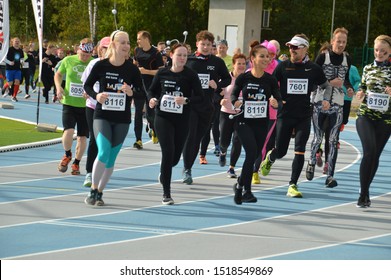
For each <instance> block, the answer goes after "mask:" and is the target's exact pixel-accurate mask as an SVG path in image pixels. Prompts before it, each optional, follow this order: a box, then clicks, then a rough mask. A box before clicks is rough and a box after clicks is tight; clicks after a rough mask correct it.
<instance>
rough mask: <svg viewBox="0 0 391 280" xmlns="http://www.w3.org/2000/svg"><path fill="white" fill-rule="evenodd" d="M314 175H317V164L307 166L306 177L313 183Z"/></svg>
mask: <svg viewBox="0 0 391 280" xmlns="http://www.w3.org/2000/svg"><path fill="white" fill-rule="evenodd" d="M314 173H315V164H310V163H308V164H307V169H306V170H305V177H306V178H307V180H308V181H311V180H312V179H314Z"/></svg>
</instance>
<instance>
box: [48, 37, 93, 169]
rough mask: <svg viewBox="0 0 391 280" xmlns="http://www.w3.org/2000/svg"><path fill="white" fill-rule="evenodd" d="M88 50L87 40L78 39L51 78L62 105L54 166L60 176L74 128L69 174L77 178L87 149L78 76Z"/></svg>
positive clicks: (67, 159)
mask: <svg viewBox="0 0 391 280" xmlns="http://www.w3.org/2000/svg"><path fill="white" fill-rule="evenodd" d="M48 48H49V47H48ZM92 49H93V44H92V41H91V40H90V39H89V38H85V39H83V40H81V41H80V46H79V50H78V52H77V54H75V55H71V56H67V57H65V58H64V59H63V60H62V62H61V65H60V68H59V69H58V71H57V72H56V74H55V75H54V82H55V84H56V91H57V98H58V100H60V102H61V103H62V104H63V109H62V123H63V127H64V132H63V134H62V145H63V147H64V150H65V154H64V156H63V158H62V160H61V162H60V163H59V164H58V171H60V172H63V173H64V172H66V171H67V170H68V164H69V163H70V162H71V160H72V152H71V149H72V143H73V134H74V132H75V128H76V125H77V144H76V156H75V159H74V161H73V163H72V166H71V169H72V172H71V174H72V175H80V167H79V163H80V160H81V158H82V157H83V154H84V151H85V149H86V146H87V137H88V124H87V120H86V113H85V108H86V100H85V99H84V97H83V92H84V90H83V83H82V81H81V76H82V74H83V72H84V70H85V68H86V67H87V65H88V63H89V62H90V60H91V53H92ZM64 76H65V77H66V78H65V81H66V83H65V88H63V87H62V86H61V83H62V80H63V77H64Z"/></svg>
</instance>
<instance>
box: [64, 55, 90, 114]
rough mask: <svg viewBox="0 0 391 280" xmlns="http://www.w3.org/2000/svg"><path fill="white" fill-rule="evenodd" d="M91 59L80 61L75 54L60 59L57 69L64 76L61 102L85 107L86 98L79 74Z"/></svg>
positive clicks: (80, 74)
mask: <svg viewBox="0 0 391 280" xmlns="http://www.w3.org/2000/svg"><path fill="white" fill-rule="evenodd" d="M91 60H92V58H90V59H89V60H88V61H86V62H82V61H81V60H80V59H79V57H78V55H77V54H76V55H71V56H67V57H65V58H64V59H63V60H62V62H61V65H60V68H59V69H58V71H59V72H60V73H61V74H62V75H63V76H65V88H64V96H63V98H62V100H61V103H62V104H65V105H69V106H73V107H80V108H82V107H86V100H85V98H84V97H83V92H84V89H83V82H82V81H81V76H82V74H83V72H84V70H85V69H86V67H87V65H88V63H89V62H90V61H91Z"/></svg>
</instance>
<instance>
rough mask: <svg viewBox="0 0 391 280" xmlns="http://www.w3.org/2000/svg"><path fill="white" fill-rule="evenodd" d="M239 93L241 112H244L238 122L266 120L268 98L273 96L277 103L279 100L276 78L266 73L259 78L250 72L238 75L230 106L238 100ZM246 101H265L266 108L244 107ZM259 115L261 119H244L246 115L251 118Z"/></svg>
mask: <svg viewBox="0 0 391 280" xmlns="http://www.w3.org/2000/svg"><path fill="white" fill-rule="evenodd" d="M240 92H242V98H243V106H242V110H244V112H243V113H242V114H241V115H240V116H238V117H237V118H238V119H239V120H240V121H244V122H246V123H251V122H261V121H264V120H268V119H269V98H270V97H271V96H272V95H273V97H274V98H275V99H277V101H280V100H281V95H280V92H279V89H278V83H277V80H276V78H275V77H273V76H272V75H270V74H268V73H266V72H265V73H264V74H263V75H262V77H260V78H257V77H254V76H253V75H252V73H251V71H249V72H246V73H243V74H240V75H239V76H238V77H237V78H236V80H235V85H234V88H233V89H232V93H231V101H232V104H235V102H236V101H237V100H238V98H239V95H240ZM247 101H248V102H251V101H266V106H262V107H259V106H258V107H256V106H247V105H246V107H245V106H244V104H246V102H247ZM260 113H262V115H263V117H261V118H245V116H246V115H250V116H251V115H252V114H260Z"/></svg>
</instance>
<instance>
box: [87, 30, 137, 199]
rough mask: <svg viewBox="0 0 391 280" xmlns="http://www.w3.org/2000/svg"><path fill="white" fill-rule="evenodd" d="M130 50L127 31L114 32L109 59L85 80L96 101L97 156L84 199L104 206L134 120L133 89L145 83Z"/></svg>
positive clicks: (100, 62)
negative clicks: (120, 154) (112, 176)
mask: <svg viewBox="0 0 391 280" xmlns="http://www.w3.org/2000/svg"><path fill="white" fill-rule="evenodd" d="M91 51H92V48H91ZM129 51H130V42H129V35H128V33H126V32H124V31H120V30H117V31H114V32H113V33H112V34H111V35H110V45H109V47H108V49H107V52H106V57H107V58H106V59H103V60H100V61H97V62H96V64H95V66H94V67H93V68H92V70H91V73H90V75H89V76H88V78H87V80H86V82H85V83H84V89H85V91H86V93H87V94H88V95H89V96H91V97H92V98H94V99H96V101H97V103H96V108H95V113H94V124H93V126H94V135H95V139H96V144H97V146H98V156H97V157H96V159H95V161H94V166H93V169H92V184H91V191H90V194H89V195H88V196H87V197H86V199H85V200H84V202H85V203H86V204H87V205H96V206H103V205H104V201H103V199H102V196H103V190H104V189H105V187H106V185H107V183H108V182H109V180H110V177H111V175H112V174H113V171H114V164H115V160H116V158H117V156H118V153H119V152H120V150H121V147H122V145H123V143H124V140H125V137H126V135H127V133H128V131H129V125H130V122H131V119H132V118H131V111H130V104H131V97H132V96H133V89H132V88H138V89H139V88H140V87H141V84H142V82H141V75H140V71H139V70H138V68H137V67H136V66H135V65H134V64H133V63H132V62H131V61H130V60H129V59H127V58H128V56H129ZM96 82H99V91H98V92H96V91H95V90H94V85H95V83H96Z"/></svg>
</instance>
